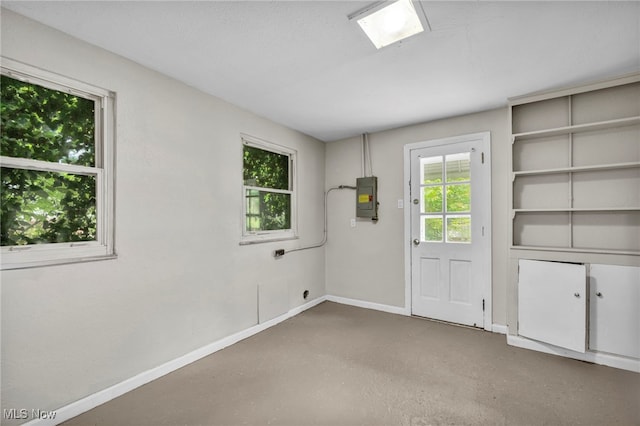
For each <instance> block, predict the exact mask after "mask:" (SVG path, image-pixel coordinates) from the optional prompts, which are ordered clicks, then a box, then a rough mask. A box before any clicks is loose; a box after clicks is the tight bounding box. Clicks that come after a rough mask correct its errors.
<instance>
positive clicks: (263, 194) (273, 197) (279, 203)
mask: <svg viewBox="0 0 640 426" xmlns="http://www.w3.org/2000/svg"><path fill="white" fill-rule="evenodd" d="M289 162H290V157H289V155H286V154H279V153H276V152H272V151H268V150H264V149H260V148H256V147H253V146H249V145H245V146H244V150H243V179H244V184H245V186H246V187H253V188H246V189H245V197H246V218H245V230H246V231H248V232H254V231H273V230H285V229H291V193H288V192H287V193H283V192H276V191H270V189H275V190H284V191H289V190H290V189H291V188H290V180H291V179H290V175H289V173H290V170H289Z"/></svg>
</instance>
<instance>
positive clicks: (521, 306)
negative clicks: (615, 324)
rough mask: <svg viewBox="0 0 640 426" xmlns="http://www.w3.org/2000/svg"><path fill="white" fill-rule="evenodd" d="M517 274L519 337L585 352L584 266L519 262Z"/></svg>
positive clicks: (585, 288) (585, 291)
mask: <svg viewBox="0 0 640 426" xmlns="http://www.w3.org/2000/svg"><path fill="white" fill-rule="evenodd" d="M519 270H520V272H519V282H518V290H519V291H518V333H519V334H520V335H521V336H524V337H528V338H530V339H534V340H538V341H541V342H545V343H549V344H552V345H555V346H558V347H561V348H566V349H570V350H572V351H576V352H585V350H586V330H587V315H586V311H587V274H586V268H585V266H584V265H574V264H570V263H559V262H540V261H537V260H524V259H521V260H520V262H519Z"/></svg>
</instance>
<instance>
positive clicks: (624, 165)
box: [513, 161, 640, 179]
mask: <svg viewBox="0 0 640 426" xmlns="http://www.w3.org/2000/svg"><path fill="white" fill-rule="evenodd" d="M636 167H640V161H633V162H628V163H615V164H598V165H593V166H574V167H558V168H554V169H540V170H520V171H515V172H513V178H514V179H515V178H516V177H518V176H534V175H552V174H560V173H579V172H598V171H604V170H617V169H633V168H636Z"/></svg>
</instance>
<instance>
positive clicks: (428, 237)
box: [422, 216, 442, 242]
mask: <svg viewBox="0 0 640 426" xmlns="http://www.w3.org/2000/svg"><path fill="white" fill-rule="evenodd" d="M422 238H423V239H422V241H429V242H442V216H435V217H434V216H424V217H423V219H422Z"/></svg>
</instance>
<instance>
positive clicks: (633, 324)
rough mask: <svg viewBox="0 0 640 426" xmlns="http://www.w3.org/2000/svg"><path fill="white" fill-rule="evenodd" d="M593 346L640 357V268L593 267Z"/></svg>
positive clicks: (591, 308) (591, 294) (597, 349)
mask: <svg viewBox="0 0 640 426" xmlns="http://www.w3.org/2000/svg"><path fill="white" fill-rule="evenodd" d="M589 286H590V304H589V310H590V315H589V319H590V325H589V349H591V350H594V351H600V352H607V353H611V354H617V355H622V356H626V357H631V358H640V309H639V307H640V268H638V267H631V266H613V265H597V264H593V265H591V267H590V273H589Z"/></svg>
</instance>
